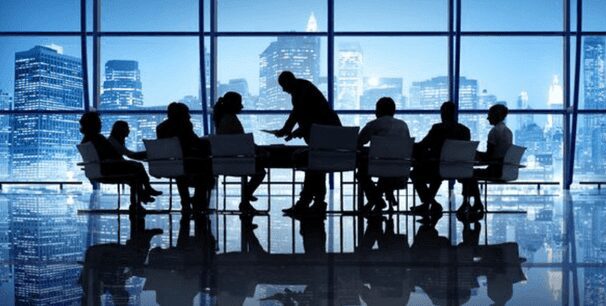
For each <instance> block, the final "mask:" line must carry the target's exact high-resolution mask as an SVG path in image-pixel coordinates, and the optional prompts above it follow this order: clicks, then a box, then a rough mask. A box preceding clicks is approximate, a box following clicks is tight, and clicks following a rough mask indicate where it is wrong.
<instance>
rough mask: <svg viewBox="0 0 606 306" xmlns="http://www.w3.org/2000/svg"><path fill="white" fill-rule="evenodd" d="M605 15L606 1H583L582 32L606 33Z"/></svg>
mask: <svg viewBox="0 0 606 306" xmlns="http://www.w3.org/2000/svg"><path fill="white" fill-rule="evenodd" d="M573 5H574V4H573ZM605 14H606V1H602V0H583V31H606V20H605V19H604V15H605Z"/></svg>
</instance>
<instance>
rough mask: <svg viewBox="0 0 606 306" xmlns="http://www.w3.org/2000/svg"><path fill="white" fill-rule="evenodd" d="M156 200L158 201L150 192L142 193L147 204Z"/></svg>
mask: <svg viewBox="0 0 606 306" xmlns="http://www.w3.org/2000/svg"><path fill="white" fill-rule="evenodd" d="M155 201H156V199H154V197H152V196H151V195H150V194H149V193H146V194H143V195H141V202H143V203H145V204H148V203H153V202H155Z"/></svg>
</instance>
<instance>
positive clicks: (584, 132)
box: [576, 36, 606, 172]
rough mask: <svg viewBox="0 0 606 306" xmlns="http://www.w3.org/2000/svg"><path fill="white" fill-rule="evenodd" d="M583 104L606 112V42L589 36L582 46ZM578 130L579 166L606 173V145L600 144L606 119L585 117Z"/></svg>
mask: <svg viewBox="0 0 606 306" xmlns="http://www.w3.org/2000/svg"><path fill="white" fill-rule="evenodd" d="M583 100H584V106H585V108H587V109H604V108H606V39H604V37H597V36H590V37H586V38H585V39H584V42H583ZM582 118H583V121H582V122H583V123H584V128H582V129H579V136H578V137H577V138H578V139H579V142H580V145H578V146H577V147H578V148H579V149H578V150H577V153H576V156H577V164H578V165H579V166H580V167H581V169H583V170H587V171H597V172H603V170H604V169H606V161H605V160H604V159H603V158H604V157H605V156H606V145H605V144H603V143H598V142H599V141H601V140H602V139H603V138H604V136H606V119H604V116H602V115H584V116H582Z"/></svg>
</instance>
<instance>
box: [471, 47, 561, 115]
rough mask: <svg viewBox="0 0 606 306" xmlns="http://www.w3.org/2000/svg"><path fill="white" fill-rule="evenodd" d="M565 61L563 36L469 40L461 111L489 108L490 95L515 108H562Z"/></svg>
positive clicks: (493, 98)
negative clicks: (464, 109) (484, 100)
mask: <svg viewBox="0 0 606 306" xmlns="http://www.w3.org/2000/svg"><path fill="white" fill-rule="evenodd" d="M562 61H563V56H562V39H561V38H554V37H494V38H485V37H482V38H472V37H464V38H463V39H462V40H461V84H460V95H461V96H460V97H459V98H460V99H462V100H463V103H462V105H461V108H480V109H485V108H486V107H487V106H488V104H489V103H488V102H481V101H480V99H479V96H480V95H485V96H486V99H487V101H492V100H495V101H503V102H505V103H506V104H507V105H508V107H509V108H522V109H562V108H563V104H562V103H563V90H562V84H563V83H562ZM474 87H475V88H474ZM474 91H475V94H474ZM474 95H477V96H478V97H477V98H476V97H474ZM487 103H488V104H487Z"/></svg>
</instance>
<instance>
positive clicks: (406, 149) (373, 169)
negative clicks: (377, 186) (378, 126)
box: [368, 136, 415, 178]
mask: <svg viewBox="0 0 606 306" xmlns="http://www.w3.org/2000/svg"><path fill="white" fill-rule="evenodd" d="M414 142H415V139H414V138H403V137H397V136H373V137H372V138H371V140H370V149H369V152H368V175H370V176H375V177H406V178H407V177H408V176H409V174H410V166H411V157H412V147H413V145H414Z"/></svg>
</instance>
